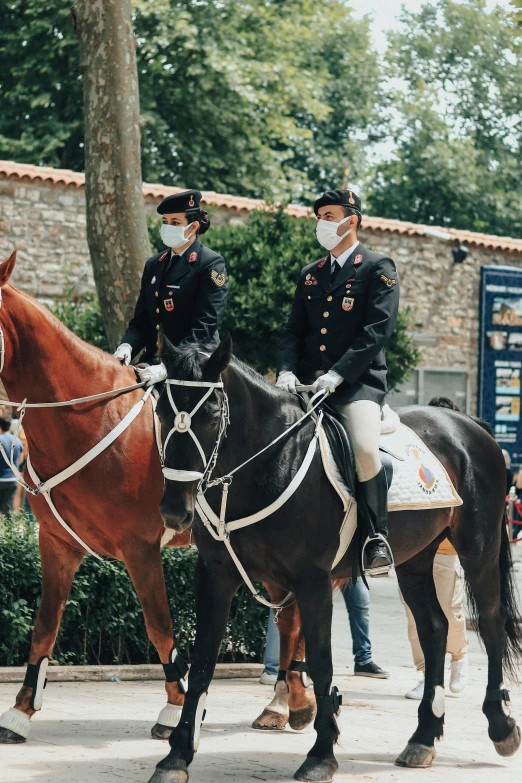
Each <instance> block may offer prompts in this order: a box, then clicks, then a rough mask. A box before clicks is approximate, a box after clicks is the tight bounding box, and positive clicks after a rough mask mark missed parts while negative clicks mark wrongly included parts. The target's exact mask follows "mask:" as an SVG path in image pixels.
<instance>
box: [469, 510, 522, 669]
mask: <svg viewBox="0 0 522 783" xmlns="http://www.w3.org/2000/svg"><path fill="white" fill-rule="evenodd" d="M507 521H508V520H507V511H504V516H503V519H502V531H501V534H500V535H501V539H500V554H499V562H498V567H499V570H500V601H501V612H502V614H503V616H504V618H505V625H504V627H505V630H506V635H507V644H506V649H505V651H504V659H503V666H504V671H505V672H506V674H507V676H508V677H509V679H510V680H511V681H512V682H518V681H519V667H520V663H521V661H522V621H521V620H520V610H519V607H518V591H517V587H516V583H515V579H514V572H513V558H512V557H511V545H510V543H509V536H508V532H507V530H508V529H507ZM466 592H467V597H468V606H469V610H470V615H471V624H472V626H473V628H474V629H475V630H476V631H477V633H478V634H479V636H480V635H481V634H480V626H479V612H478V607H477V603H476V601H475V598H474V596H473V593H472V591H471V589H470V586H469V584H468V582H466Z"/></svg>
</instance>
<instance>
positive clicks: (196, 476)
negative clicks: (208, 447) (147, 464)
mask: <svg viewBox="0 0 522 783" xmlns="http://www.w3.org/2000/svg"><path fill="white" fill-rule="evenodd" d="M165 384H166V386H167V395H168V398H169V402H170V404H171V407H172V410H173V411H174V414H175V418H174V426H173V427H172V429H171V430H170V432H169V434H168V435H167V437H166V439H165V443H164V444H163V454H162V466H163V467H162V470H163V475H164V476H165V478H166V479H167V480H168V481H201V480H202V479H203V477H204V475H205V473H204V471H205V470H206V468H207V465H208V462H207V458H206V457H205V452H204V451H203V447H202V446H201V443H200V442H199V439H198V437H197V436H196V435H195V434H194V432H193V430H192V419H193V418H194V416H195V414H196V413H197V412H198V410H199V409H200V408H201V406H202V405H203V404H204V403H205V402H206V401H207V400H208V398H209V397H210V395H211V394H212V392H213V391H214V389H223V381H218V382H217V383H211V382H210V381H178V380H176V379H171V378H168V379H167V380H166V381H165ZM171 386H196V387H200V388H203V389H207V391H206V393H205V394H204V395H203V397H202V398H201V399H200V401H199V402H198V404H197V405H196V406H195V408H193V409H192V410H191V412H190V413H187V411H180V410H178V407H177V405H176V403H175V402H174V398H173V396H172V392H171V388H170V387H171ZM175 432H179V433H180V435H183V434H184V433H187V432H188V434H189V435H190V437H191V438H192V440H193V441H194V443H195V444H196V447H197V449H198V451H199V453H200V455H201V460H202V462H203V472H202V473H200V472H199V471H197V470H177V469H176V468H166V467H165V456H166V454H167V446H168V443H169V440H170V439H171V437H172V435H174V433H175ZM218 440H219V439H218ZM209 462H210V460H209Z"/></svg>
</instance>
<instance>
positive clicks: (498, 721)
mask: <svg viewBox="0 0 522 783" xmlns="http://www.w3.org/2000/svg"><path fill="white" fill-rule="evenodd" d="M487 511H488V509H487V508H483V509H481V510H480V512H478V511H477V516H476V518H474V519H473V520H471V519H470V520H469V523H468V524H465V520H459V523H458V526H457V529H456V531H455V532H454V533H452V539H453V542H454V545H455V548H456V549H457V552H458V554H459V557H460V561H461V564H462V567H463V569H464V573H465V575H466V579H467V581H468V584H469V587H470V588H471V599H472V601H473V602H474V603H475V606H476V610H477V614H478V631H479V633H480V636H481V638H482V640H483V642H484V646H485V648H486V653H487V656H488V687H487V690H486V698H485V700H484V703H483V705H482V711H483V713H484V715H485V716H486V718H487V720H488V723H489V728H488V733H489V737H490V739H491V740H492V741H493V744H494V745H495V749H496V751H497V753H498V754H499V755H501V756H512V755H513V754H514V753H516V751H517V750H518V748H519V746H520V741H521V735H520V728H519V727H518V726H517V724H516V721H515V720H514V718H512V717H511V716H510V714H509V708H508V704H507V703H506V701H507V691H505V690H504V686H503V664H504V663H505V662H506V660H507V661H508V664H509V663H511V661H510V659H509V657H508V655H507V651H508V637H509V642H510V644H511V648H512V651H513V653H512V657H513V658H517V657H519V656H520V651H521V646H522V634H521V630H520V626H519V618H518V610H517V607H516V600H515V589H514V585H513V582H512V563H511V553H510V550H509V541H508V536H507V532H506V528H505V521H504V520H503V521H502V522H501V523H500V525H499V526H496V528H495V529H494V530H493V531H491V530H490V531H487V529H486V532H487V533H488V534H487V535H480V534H479V532H478V531H480V530H481V528H482V527H483V526H482V524H481V523H482V522H483V525H487V526H488V527H489V528H490V529H491V527H492V525H491V524H489V523H488V521H487V518H486V517H485V516H483V515H484V514H485V513H487ZM501 514H502V511H501V510H500V509H499V510H497V514H496V517H497V519H499V518H500V517H501ZM489 518H490V519H495V517H494V516H493V515H492V516H490V517H489ZM469 531H473V532H472V533H471V532H469Z"/></svg>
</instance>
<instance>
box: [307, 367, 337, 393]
mask: <svg viewBox="0 0 522 783" xmlns="http://www.w3.org/2000/svg"><path fill="white" fill-rule="evenodd" d="M343 380H344V378H343V376H342V375H339V373H338V372H335V370H328V372H327V373H325V374H324V375H320V376H319V378H318V379H317V380H316V382H315V383H314V385H313V386H312V392H313V393H314V394H316V393H317V392H318V391H321V389H325V390H326V391H329V392H330V393H333V392H334V391H335V390H336V389H337V387H338V386H339V384H341V383H342V382H343Z"/></svg>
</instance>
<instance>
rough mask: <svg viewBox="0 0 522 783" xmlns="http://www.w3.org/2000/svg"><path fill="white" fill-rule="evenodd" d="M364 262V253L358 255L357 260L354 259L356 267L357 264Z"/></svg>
mask: <svg viewBox="0 0 522 783" xmlns="http://www.w3.org/2000/svg"><path fill="white" fill-rule="evenodd" d="M362 261H363V257H362V253H357V255H356V256H355V258H354V259H353V263H354V266H357V264H362Z"/></svg>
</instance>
